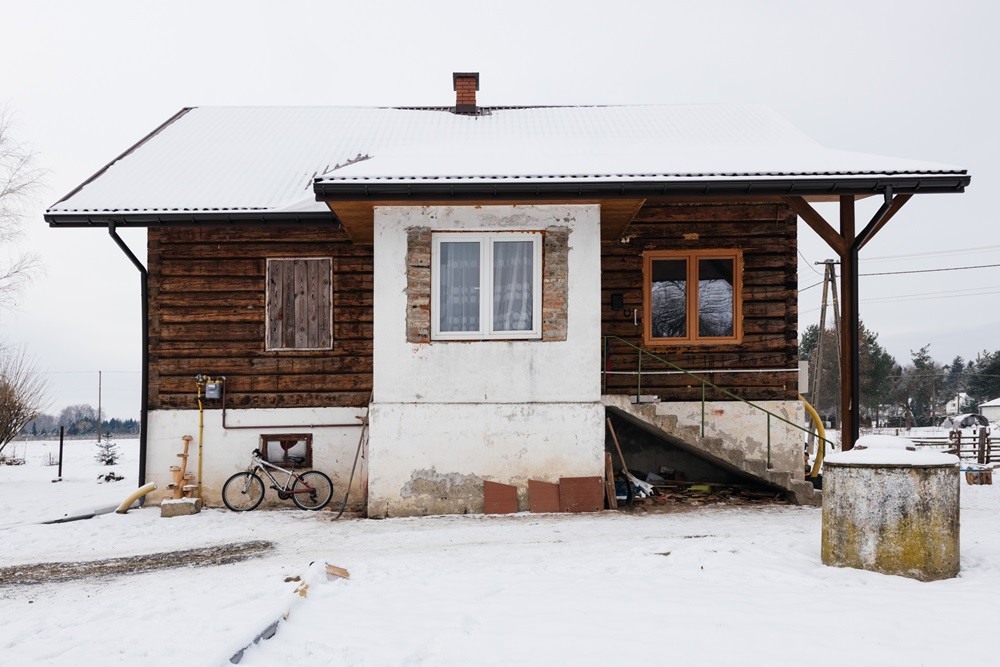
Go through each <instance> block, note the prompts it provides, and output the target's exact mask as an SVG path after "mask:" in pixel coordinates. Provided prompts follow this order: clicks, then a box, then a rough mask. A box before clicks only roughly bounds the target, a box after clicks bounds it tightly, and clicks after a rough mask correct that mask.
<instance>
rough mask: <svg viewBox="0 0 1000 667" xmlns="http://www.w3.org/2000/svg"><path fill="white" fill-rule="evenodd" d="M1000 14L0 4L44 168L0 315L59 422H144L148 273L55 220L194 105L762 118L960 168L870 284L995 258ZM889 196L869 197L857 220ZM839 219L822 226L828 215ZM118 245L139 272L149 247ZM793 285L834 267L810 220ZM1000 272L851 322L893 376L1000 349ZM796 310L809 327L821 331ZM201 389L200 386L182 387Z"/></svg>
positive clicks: (2, 95)
mask: <svg viewBox="0 0 1000 667" xmlns="http://www.w3.org/2000/svg"><path fill="white" fill-rule="evenodd" d="M998 6H1000V4H998V3H995V2H990V1H987V0H983V1H981V2H971V1H962V0H951V1H950V2H930V1H926V0H920V1H910V2H877V1H874V0H866V1H860V2H858V1H844V0H838V1H836V2H833V1H827V2H801V1H798V0H796V1H787V2H785V1H774V2H765V1H761V2H739V1H736V0H730V1H722V0H719V1H711V0H702V1H699V2H683V3H681V2H663V1H661V2H626V1H623V0H618V1H617V2H607V1H605V2H586V1H583V0H574V1H572V2H542V1H541V0H533V1H531V2H519V1H510V0H508V1H505V2H490V3H483V2H398V3H396V2H352V3H344V2H294V1H291V0H284V1H283V2H280V3H276V2H270V3H265V2H251V1H248V0H242V1H240V2H204V1H199V2H183V1H176V0H175V1H173V2H169V3H167V2H163V3H140V2H100V1H97V0H88V2H79V1H72V2H66V1H59V2H57V1H47V2H27V1H17V0H0V7H2V14H0V15H2V18H3V24H4V30H3V39H2V40H0V63H3V66H2V68H0V102H2V103H6V105H7V106H8V108H9V109H10V110H11V111H13V112H14V113H15V114H16V118H17V121H18V125H17V127H16V133H17V137H18V138H19V139H20V140H21V141H23V142H25V143H27V144H30V145H31V146H32V147H33V149H34V150H35V152H36V153H37V156H38V164H39V166H41V167H44V168H45V169H47V170H48V171H49V174H48V180H47V191H46V192H45V193H44V194H43V195H42V196H40V197H39V199H38V202H37V207H36V209H35V210H34V211H33V213H32V215H31V216H30V217H29V219H28V230H27V234H26V238H25V241H24V248H26V249H31V250H34V251H36V252H38V253H39V254H40V255H41V256H42V259H43V261H44V264H45V267H46V274H45V275H44V276H43V277H41V278H39V279H38V280H37V281H35V283H34V284H33V285H31V286H30V287H29V288H28V289H27V290H26V291H25V293H24V294H23V297H22V299H21V303H20V306H19V308H18V309H17V310H16V311H13V312H7V313H3V314H2V315H0V327H2V337H3V339H4V340H5V341H7V342H8V343H10V342H15V343H17V342H24V343H27V344H28V345H29V347H30V350H31V351H32V352H33V353H34V354H35V355H36V356H37V358H38V360H39V365H40V367H41V368H42V369H43V370H44V371H45V372H47V373H51V378H52V382H53V389H54V401H53V404H52V406H51V410H50V411H56V410H59V409H61V408H62V407H64V406H66V405H69V404H73V403H91V404H95V405H96V403H97V389H98V386H97V385H98V383H97V371H98V370H102V371H104V376H103V403H104V407H105V410H106V412H107V413H108V414H110V415H111V416H121V417H124V416H137V415H138V413H139V364H140V350H139V331H140V320H139V276H138V273H137V271H136V270H135V268H134V267H133V266H132V265H131V264H130V263H129V262H128V260H127V259H126V258H125V256H124V255H123V254H122V253H121V251H120V250H119V249H118V248H117V247H116V246H115V245H114V243H113V242H112V241H111V239H110V238H109V237H108V235H107V232H102V231H98V230H64V229H60V230H51V229H49V228H48V227H47V226H46V225H45V223H44V221H43V220H42V211H43V210H44V208H45V207H46V206H48V205H50V204H51V203H53V202H54V201H55V200H57V199H58V198H59V197H62V196H63V195H64V194H66V193H67V192H68V191H69V190H71V189H72V188H73V187H75V186H76V185H77V184H79V183H80V182H81V181H83V180H84V179H86V178H87V177H88V176H90V175H91V174H92V173H94V172H95V171H96V170H97V169H99V168H100V167H101V166H103V165H104V164H106V163H107V162H108V161H109V160H111V159H112V158H114V157H115V156H116V155H118V154H119V153H120V152H121V151H122V150H124V149H125V148H127V147H128V146H130V145H131V144H132V143H134V142H135V141H136V140H138V139H139V138H140V137H142V136H143V135H145V134H146V133H147V132H149V131H150V130H151V129H153V128H154V127H156V126H157V125H159V124H160V123H161V122H163V121H164V120H165V119H167V118H168V117H170V116H171V115H172V114H173V113H174V112H176V111H177V110H178V109H180V108H181V107H184V106H198V105H351V106H354V105H376V106H378V105H382V106H389V105H447V104H451V103H453V100H454V93H453V92H452V85H451V84H452V81H451V73H452V72H454V71H478V72H480V73H481V85H480V93H479V102H480V104H484V105H506V104H672V103H696V102H732V103H746V102H761V103H765V104H768V105H770V106H771V107H772V108H774V109H776V110H777V111H778V112H779V113H781V114H782V115H784V116H785V117H786V118H787V119H789V120H790V121H791V122H792V123H794V124H795V125H797V126H798V127H799V128H800V129H802V130H803V131H805V132H806V133H807V134H809V135H811V136H812V137H813V138H815V139H816V140H818V141H820V142H821V143H823V144H825V145H828V146H831V147H834V148H843V149H846V150H853V151H863V152H870V153H879V154H885V155H892V156H898V157H908V158H915V159H920V160H927V161H935V162H943V163H948V164H954V165H958V166H960V167H963V168H965V169H968V170H969V171H970V172H971V174H972V185H971V186H970V188H969V189H968V191H967V192H966V193H965V194H962V195H926V196H917V197H914V198H913V199H912V200H911V201H910V203H909V204H907V205H906V206H905V207H904V208H903V209H902V211H901V212H900V214H899V215H898V216H897V217H896V218H894V219H893V221H892V222H891V223H890V224H889V225H888V226H887V227H886V228H885V229H884V230H883V231H882V232H881V233H880V234H879V235H878V236H877V237H875V239H874V240H873V241H872V242H871V243H869V244H868V245H867V246H866V247H865V249H864V251H863V252H862V264H861V272H862V273H868V272H872V273H874V272H886V271H909V270H919V269H931V268H945V267H958V266H974V265H982V264H1000V231H998V226H997V225H996V223H995V220H994V217H995V213H994V211H995V206H994V205H993V196H992V193H993V192H994V191H995V190H996V189H997V183H998V182H1000V167H998V161H997V155H998V153H1000V150H998V149H1000V145H998V130H997V124H998V121H997V111H998V110H997V94H996V92H995V88H996V82H997V79H998V77H997V68H998V66H1000V47H998V43H1000V40H998V39H997V36H996V34H995V33H996V29H997V25H998V18H1000V16H998V15H1000V11H998V9H997V7H998ZM877 205H878V202H866V203H865V204H863V205H862V206H861V208H860V210H859V215H858V218H859V223H863V222H865V221H867V219H868V218H869V217H870V216H871V214H872V213H873V212H874V209H875V208H876V207H877ZM823 212H824V213H825V214H828V215H829V216H830V217H829V218H828V219H831V220H835V215H836V214H835V211H827V210H825V209H824V210H823ZM122 236H123V238H125V240H126V241H127V242H129V243H130V244H131V245H132V247H133V248H134V249H135V251H136V253H137V254H138V255H139V256H140V257H141V258H144V257H145V234H144V232H142V231H141V230H124V231H123V232H122ZM799 248H800V250H801V253H802V257H800V268H799V285H800V289H801V288H806V287H809V286H810V285H814V284H815V283H817V282H819V281H820V280H821V276H820V275H819V274H818V273H815V272H814V271H813V268H814V267H813V266H812V263H813V262H816V261H819V260H822V259H826V258H829V257H832V256H833V252H832V251H831V250H829V249H828V248H827V247H826V246H825V244H824V243H823V242H822V241H821V240H819V238H818V237H816V235H815V234H814V233H813V232H812V231H810V230H809V229H808V228H807V227H805V226H803V225H800V236H799ZM998 294H1000V268H990V269H973V270H965V271H946V272H932V273H931V272H929V273H919V274H905V275H899V276H872V277H867V278H862V279H861V299H862V303H861V316H862V319H863V320H864V321H865V322H866V324H868V325H869V326H870V327H871V328H873V329H874V330H876V331H877V332H878V333H879V336H880V340H881V342H882V343H883V345H885V346H886V348H887V349H888V350H889V351H890V352H891V353H892V354H893V355H895V356H896V358H897V360H899V361H900V362H905V361H906V360H907V359H908V358H909V351H910V350H911V349H917V348H919V347H920V346H922V345H925V344H928V343H930V345H931V348H930V350H931V354H932V355H933V356H934V357H935V358H936V359H937V360H938V361H942V362H944V361H950V360H951V359H952V357H954V356H955V355H961V356H963V357H965V358H974V357H975V355H976V353H977V352H979V351H982V350H984V349H990V350H994V349H997V348H1000V336H998V335H997V334H996V332H997V330H998V328H1000V307H997V303H998V301H1000V297H998ZM819 297H820V289H819V287H812V288H811V289H806V290H804V291H803V292H802V294H801V296H800V306H799V312H800V327H802V328H804V327H805V326H806V325H808V324H811V323H815V322H817V321H818V318H819ZM192 390H193V386H192Z"/></svg>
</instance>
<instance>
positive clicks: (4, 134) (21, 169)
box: [0, 107, 44, 307]
mask: <svg viewBox="0 0 1000 667" xmlns="http://www.w3.org/2000/svg"><path fill="white" fill-rule="evenodd" d="M12 129H13V119H12V117H11V114H10V113H9V112H8V111H7V109H5V108H2V107H0V246H3V247H4V250H5V251H6V253H5V254H0V306H6V307H10V306H13V305H14V302H15V299H16V297H17V295H18V294H19V293H20V290H21V288H22V287H23V286H24V283H25V282H26V281H27V280H29V279H30V278H31V277H32V276H33V275H34V274H35V273H37V272H38V270H39V267H40V262H39V259H38V256H37V255H34V254H31V253H18V252H16V251H14V250H13V245H14V243H15V242H16V241H17V240H18V239H19V238H20V237H21V234H22V231H23V230H22V223H23V222H24V216H25V211H26V209H27V206H28V204H29V202H30V201H31V197H32V195H33V194H35V192H37V190H38V188H39V186H40V185H41V182H42V177H43V176H44V171H43V170H41V169H39V168H37V167H36V166H35V160H34V154H33V153H32V152H31V150H30V149H28V148H27V147H25V146H24V145H23V144H21V143H19V142H17V141H16V140H15V139H14V137H13V134H12Z"/></svg>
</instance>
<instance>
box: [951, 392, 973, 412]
mask: <svg viewBox="0 0 1000 667" xmlns="http://www.w3.org/2000/svg"><path fill="white" fill-rule="evenodd" d="M974 404H975V401H973V400H972V397H970V396H969V395H968V394H966V393H965V392H964V391H961V392H959V393H958V394H957V395H956V396H955V398H953V399H951V400H950V401H948V402H946V403H945V404H944V414H945V415H959V414H962V413H964V412H965V411H966V408H969V407H972V406H973V405H974Z"/></svg>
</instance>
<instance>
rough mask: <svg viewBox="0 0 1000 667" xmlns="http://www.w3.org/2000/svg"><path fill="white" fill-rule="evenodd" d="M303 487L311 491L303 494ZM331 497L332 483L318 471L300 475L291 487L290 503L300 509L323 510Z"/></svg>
mask: <svg viewBox="0 0 1000 667" xmlns="http://www.w3.org/2000/svg"><path fill="white" fill-rule="evenodd" d="M304 487H311V488H312V490H311V491H309V492H308V493H305V492H303V491H302V489H303V488H304ZM332 497H333V482H332V481H331V480H330V478H329V477H327V476H326V474H325V473H321V472H320V471H318V470H310V471H309V472H304V473H302V474H301V475H299V477H298V479H296V480H295V484H293V485H292V502H294V503H295V504H296V505H297V506H298V507H299V508H300V509H304V510H318V509H323V508H324V507H326V504H327V503H328V502H330V498H332Z"/></svg>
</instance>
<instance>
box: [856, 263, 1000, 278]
mask: <svg viewBox="0 0 1000 667" xmlns="http://www.w3.org/2000/svg"><path fill="white" fill-rule="evenodd" d="M998 266H1000V264H979V265H977V266H949V267H946V268H942V269H914V270H912V271H882V272H880V273H859V274H858V275H859V276H901V275H905V274H910V273H937V272H939V271H968V270H969V269H992V268H995V267H998Z"/></svg>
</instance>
